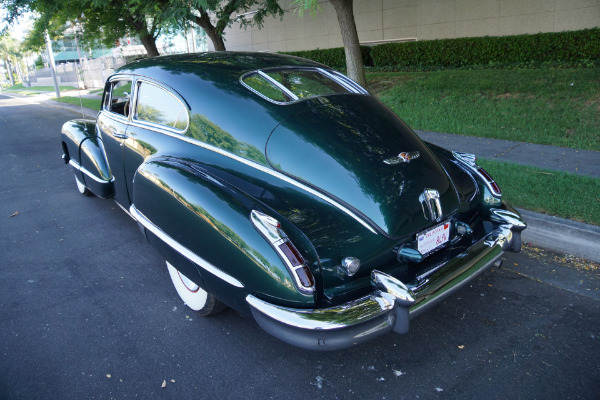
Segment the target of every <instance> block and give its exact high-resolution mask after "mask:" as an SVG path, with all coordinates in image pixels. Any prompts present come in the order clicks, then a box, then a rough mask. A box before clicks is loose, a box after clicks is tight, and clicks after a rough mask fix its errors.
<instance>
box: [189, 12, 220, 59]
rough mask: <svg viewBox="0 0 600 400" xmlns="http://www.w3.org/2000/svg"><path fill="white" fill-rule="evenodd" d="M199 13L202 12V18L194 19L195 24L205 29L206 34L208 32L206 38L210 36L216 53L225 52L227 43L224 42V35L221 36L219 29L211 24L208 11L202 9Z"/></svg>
mask: <svg viewBox="0 0 600 400" xmlns="http://www.w3.org/2000/svg"><path fill="white" fill-rule="evenodd" d="M198 11H200V16H199V17H198V16H196V17H194V22H196V24H197V25H198V26H199V27H200V28H202V29H204V32H206V36H208V38H209V39H210V41H211V42H212V44H213V47H214V48H215V51H225V50H226V49H225V42H224V41H223V35H222V34H219V32H218V31H217V28H216V27H214V26H213V24H211V23H210V18H209V17H208V13H207V12H206V11H204V10H202V9H200V10H198Z"/></svg>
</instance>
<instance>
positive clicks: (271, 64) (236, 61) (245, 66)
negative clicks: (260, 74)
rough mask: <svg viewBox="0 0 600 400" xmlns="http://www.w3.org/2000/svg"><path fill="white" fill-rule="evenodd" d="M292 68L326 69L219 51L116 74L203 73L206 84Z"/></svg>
mask: <svg viewBox="0 0 600 400" xmlns="http://www.w3.org/2000/svg"><path fill="white" fill-rule="evenodd" d="M294 66H297V67H321V68H323V67H325V66H324V65H323V64H319V63H316V62H314V61H310V60H306V59H303V58H299V57H294V56H289V55H283V54H276V53H258V52H232V51H222V52H208V53H193V54H179V55H170V56H160V57H151V58H144V59H140V60H137V61H134V62H131V63H129V64H126V65H124V66H123V67H121V68H119V69H118V70H117V71H116V73H131V74H137V75H145V76H153V75H155V74H156V73H158V72H159V71H169V72H170V73H171V74H181V73H190V72H192V73H193V72H197V71H198V70H202V72H203V73H204V74H206V75H207V76H206V78H207V79H208V80H213V79H214V78H216V77H212V76H211V75H219V76H222V75H223V74H224V73H226V74H228V75H229V74H233V75H236V76H237V77H238V78H239V77H240V76H241V75H242V74H244V73H246V72H249V71H255V70H258V69H266V68H278V67H294ZM160 75H164V74H160Z"/></svg>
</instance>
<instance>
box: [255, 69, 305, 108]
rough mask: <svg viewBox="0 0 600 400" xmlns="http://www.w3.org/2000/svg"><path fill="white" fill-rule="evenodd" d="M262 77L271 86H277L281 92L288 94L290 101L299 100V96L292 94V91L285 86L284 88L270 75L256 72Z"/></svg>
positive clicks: (259, 71)
mask: <svg viewBox="0 0 600 400" xmlns="http://www.w3.org/2000/svg"><path fill="white" fill-rule="evenodd" d="M256 72H257V73H258V74H259V75H260V76H261V77H263V79H266V80H267V81H268V82H269V83H270V84H271V85H274V86H276V87H277V88H278V89H279V90H281V91H282V92H283V93H285V94H287V95H288V97H289V98H290V99H293V100H294V101H296V100H298V99H299V98H298V96H296V95H295V94H294V93H292V92H291V91H290V89H288V88H286V87H285V86H283V85H282V84H281V83H279V82H277V81H276V80H275V79H273V78H271V77H270V76H269V75H267V74H265V73H264V72H262V71H261V70H258V71H256Z"/></svg>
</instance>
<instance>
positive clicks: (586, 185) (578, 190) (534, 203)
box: [477, 158, 600, 226]
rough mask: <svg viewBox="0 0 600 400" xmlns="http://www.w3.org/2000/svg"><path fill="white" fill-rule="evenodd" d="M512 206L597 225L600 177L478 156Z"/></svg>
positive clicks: (599, 210) (479, 161) (598, 221)
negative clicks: (525, 165)
mask: <svg viewBox="0 0 600 400" xmlns="http://www.w3.org/2000/svg"><path fill="white" fill-rule="evenodd" d="M477 163H478V164H480V165H481V166H482V167H484V168H485V169H486V170H487V171H488V172H489V173H490V174H491V175H492V176H493V177H494V179H495V180H496V182H498V184H499V185H500V189H502V196H503V198H504V199H505V200H506V201H507V202H508V203H509V204H510V205H512V206H514V207H522V208H526V209H528V210H531V211H537V212H541V213H544V214H550V215H556V216H558V217H562V218H568V219H573V220H576V221H581V222H585V223H588V224H594V225H599V226H600V179H598V178H592V177H587V176H581V175H574V174H569V173H565V172H557V171H550V170H544V169H539V168H534V167H524V166H522V165H517V164H511V163H504V162H498V161H492V160H485V159H481V158H478V159H477Z"/></svg>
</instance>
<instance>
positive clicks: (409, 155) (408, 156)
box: [383, 151, 421, 165]
mask: <svg viewBox="0 0 600 400" xmlns="http://www.w3.org/2000/svg"><path fill="white" fill-rule="evenodd" d="M420 155H421V153H419V152H418V151H410V152H407V151H403V152H402V153H400V154H398V155H397V156H395V157H390V158H388V159H385V160H383V162H384V163H386V164H390V165H395V164H400V163H407V162H411V161H412V160H414V159H415V158H419V156H420Z"/></svg>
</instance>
